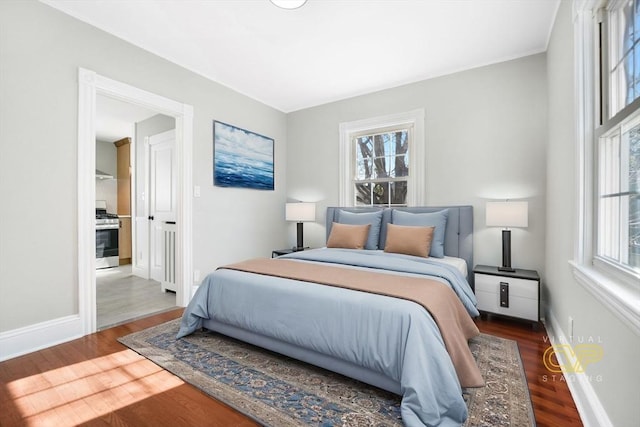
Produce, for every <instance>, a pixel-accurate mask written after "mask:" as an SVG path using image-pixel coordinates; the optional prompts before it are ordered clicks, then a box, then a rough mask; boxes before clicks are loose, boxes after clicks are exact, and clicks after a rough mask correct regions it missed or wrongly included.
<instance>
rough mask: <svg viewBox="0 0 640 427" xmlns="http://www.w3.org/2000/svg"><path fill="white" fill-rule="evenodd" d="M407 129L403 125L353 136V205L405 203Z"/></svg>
mask: <svg viewBox="0 0 640 427" xmlns="http://www.w3.org/2000/svg"><path fill="white" fill-rule="evenodd" d="M411 132H412V129H411V128H407V127H405V126H403V127H401V128H399V129H394V130H388V131H383V132H380V133H370V132H367V133H365V134H364V135H360V136H354V137H353V139H352V146H353V150H354V151H355V155H354V156H353V159H354V165H353V166H354V173H353V184H352V185H353V193H354V199H355V200H354V202H355V205H356V206H373V205H375V206H406V205H407V184H408V182H409V151H410V146H409V140H410V134H411Z"/></svg>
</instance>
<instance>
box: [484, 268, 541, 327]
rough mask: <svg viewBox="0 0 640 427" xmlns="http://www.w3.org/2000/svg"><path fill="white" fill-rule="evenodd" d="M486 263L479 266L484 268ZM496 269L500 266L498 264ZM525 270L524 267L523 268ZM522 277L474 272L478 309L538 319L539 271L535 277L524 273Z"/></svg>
mask: <svg viewBox="0 0 640 427" xmlns="http://www.w3.org/2000/svg"><path fill="white" fill-rule="evenodd" d="M483 268H484V267H483V266H481V267H476V269H475V270H476V271H477V270H480V271H482V269H483ZM496 270H497V268H496ZM521 272H522V270H521ZM521 272H520V273H516V274H518V275H519V276H520V277H511V275H509V274H508V273H507V274H505V275H496V274H483V273H475V275H474V279H475V294H476V299H477V300H478V310H480V311H484V312H487V313H494V314H501V315H505V316H511V317H518V318H520V319H527V320H531V321H533V322H537V321H538V320H540V319H539V307H540V302H539V296H540V289H539V288H540V281H539V277H538V275H537V273H536V274H535V275H534V276H533V277H535V279H534V278H531V279H529V278H522V277H529V276H528V275H525V274H522V273H521Z"/></svg>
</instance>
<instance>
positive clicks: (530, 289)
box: [475, 273, 538, 300]
mask: <svg viewBox="0 0 640 427" xmlns="http://www.w3.org/2000/svg"><path fill="white" fill-rule="evenodd" d="M500 283H507V284H508V285H509V295H510V296H514V297H522V298H529V299H535V300H537V299H538V282H537V281H536V280H527V279H516V278H515V277H503V276H491V275H489V274H478V273H476V275H475V286H476V293H478V292H490V293H493V294H499V293H500Z"/></svg>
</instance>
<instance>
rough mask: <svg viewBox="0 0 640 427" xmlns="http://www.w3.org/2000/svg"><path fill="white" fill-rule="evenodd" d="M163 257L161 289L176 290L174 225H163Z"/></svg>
mask: <svg viewBox="0 0 640 427" xmlns="http://www.w3.org/2000/svg"><path fill="white" fill-rule="evenodd" d="M162 228H163V233H162V235H163V240H164V257H163V260H162V264H163V270H164V273H163V275H162V281H161V282H160V285H161V286H162V290H163V291H173V292H176V225H175V224H170V223H164V225H163V227H162Z"/></svg>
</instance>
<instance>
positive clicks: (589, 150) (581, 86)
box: [569, 0, 640, 336]
mask: <svg viewBox="0 0 640 427" xmlns="http://www.w3.org/2000/svg"><path fill="white" fill-rule="evenodd" d="M600 3H601V1H599V0H586V1H575V2H574V43H575V44H574V45H575V64H574V70H575V77H576V90H575V96H576V98H575V106H576V144H577V147H576V154H577V158H576V161H577V168H576V169H577V173H578V176H577V184H578V191H577V198H578V200H577V203H576V206H577V209H578V211H577V219H578V220H577V229H576V237H577V238H576V246H575V253H574V260H572V261H570V262H569V264H570V265H571V267H572V270H573V275H574V277H575V279H576V281H577V282H578V283H579V284H580V285H582V286H583V287H584V288H585V289H586V290H587V291H588V292H589V293H591V294H592V295H593V296H594V297H595V298H596V299H597V300H599V301H601V302H602V304H603V305H604V306H605V307H607V309H609V310H610V311H611V312H612V313H613V314H614V315H615V316H616V317H617V318H618V319H620V320H621V321H622V322H623V323H624V324H626V325H627V326H628V327H629V328H630V329H631V330H632V331H633V332H634V333H636V334H637V335H639V336H640V289H639V288H638V287H637V285H636V284H634V283H633V281H634V278H633V277H623V276H621V275H619V274H615V273H613V272H612V271H611V269H609V268H608V266H606V265H604V263H602V262H600V260H599V259H597V260H595V259H594V252H593V249H594V233H595V227H594V220H595V218H594V215H593V211H594V206H595V205H594V203H595V200H594V197H595V194H594V188H593V184H592V183H593V182H594V174H595V169H594V166H593V162H594V156H593V150H594V129H595V113H596V110H595V108H594V106H595V102H594V101H595V99H596V98H595V95H596V94H595V88H596V85H595V82H596V78H597V75H596V73H595V71H594V70H595V67H594V64H595V59H596V58H595V54H596V52H595V50H594V49H593V46H594V44H593V42H594V34H593V19H594V15H595V14H596V13H597V8H598V6H599V5H600Z"/></svg>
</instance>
